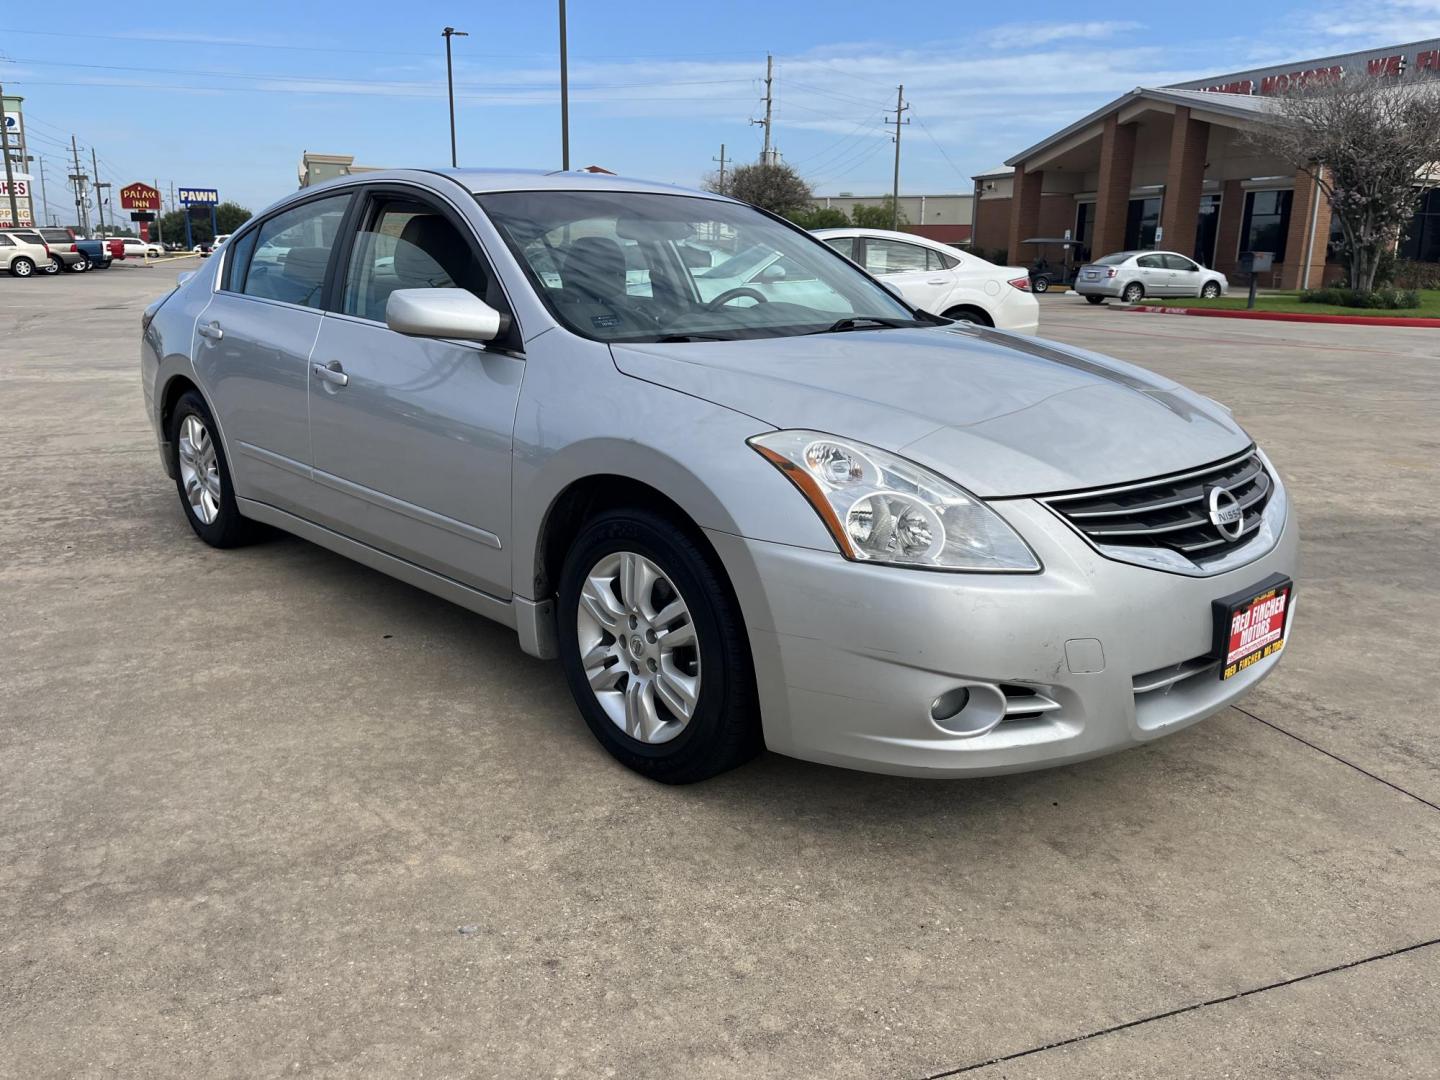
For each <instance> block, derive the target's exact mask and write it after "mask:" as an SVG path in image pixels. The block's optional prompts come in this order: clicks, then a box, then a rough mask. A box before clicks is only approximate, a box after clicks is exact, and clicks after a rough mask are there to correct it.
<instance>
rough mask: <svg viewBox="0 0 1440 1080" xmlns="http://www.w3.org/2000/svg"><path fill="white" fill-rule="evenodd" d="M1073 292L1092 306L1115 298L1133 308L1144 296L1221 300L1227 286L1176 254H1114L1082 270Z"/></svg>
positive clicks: (1216, 273)
mask: <svg viewBox="0 0 1440 1080" xmlns="http://www.w3.org/2000/svg"><path fill="white" fill-rule="evenodd" d="M1074 288H1075V291H1076V292H1077V293H1079V294H1080V295H1081V296H1083V297H1085V299H1086V300H1088V301H1090V303H1092V304H1103V303H1104V302H1105V298H1106V297H1116V298H1118V299H1121V300H1124V301H1125V302H1126V303H1127V304H1133V303H1135V302H1137V301H1139V300H1142V299H1144V298H1145V297H1147V296H1203V297H1205V298H1207V299H1209V298H1211V297H1216V296H1223V295H1224V294H1225V292H1226V291H1227V290H1228V289H1229V288H1230V282H1229V280H1228V279H1227V278H1226V277H1225V275H1224V274H1222V273H1220V271H1218V270H1207V269H1206V268H1205V267H1203V266H1201V265H1200V264H1199V263H1197V262H1196V261H1195V260H1194V259H1187V258H1186V257H1185V256H1184V255H1181V254H1180V253H1179V252H1175V251H1117V252H1115V253H1114V254H1113V255H1106V256H1105V257H1104V258H1101V259H1096V260H1095V261H1094V262H1093V263H1087V264H1086V265H1084V266H1082V267H1081V268H1080V269H1079V271H1078V272H1077V273H1076V274H1075V285H1074Z"/></svg>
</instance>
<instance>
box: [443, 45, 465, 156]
mask: <svg viewBox="0 0 1440 1080" xmlns="http://www.w3.org/2000/svg"><path fill="white" fill-rule="evenodd" d="M440 36H441V37H443V38H444V39H445V86H446V88H447V89H448V90H449V92H450V167H451V168H452V169H453V168H455V167H456V165H457V162H456V158H455V72H454V69H453V68H452V67H451V64H450V39H451V38H452V37H469V36H470V35H469V34H467V33H466V32H465V31H464V30H456V29H455V28H454V27H453V26H447V27H445V29H444V30H441V31H440Z"/></svg>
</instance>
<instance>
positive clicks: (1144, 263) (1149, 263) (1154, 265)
mask: <svg viewBox="0 0 1440 1080" xmlns="http://www.w3.org/2000/svg"><path fill="white" fill-rule="evenodd" d="M1135 265H1136V266H1138V267H1141V268H1142V269H1145V270H1164V269H1165V260H1164V259H1163V258H1162V257H1161V256H1159V255H1141V256H1140V257H1139V258H1138V259H1136V260H1135Z"/></svg>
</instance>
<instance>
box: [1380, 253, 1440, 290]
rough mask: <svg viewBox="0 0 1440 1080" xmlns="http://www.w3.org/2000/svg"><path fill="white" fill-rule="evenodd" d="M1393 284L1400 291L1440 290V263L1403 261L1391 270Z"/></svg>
mask: <svg viewBox="0 0 1440 1080" xmlns="http://www.w3.org/2000/svg"><path fill="white" fill-rule="evenodd" d="M1391 282H1392V284H1394V285H1395V287H1396V288H1399V289H1440V263H1424V262H1410V261H1408V260H1401V261H1399V262H1397V263H1396V264H1395V266H1394V268H1393V269H1392V270H1391Z"/></svg>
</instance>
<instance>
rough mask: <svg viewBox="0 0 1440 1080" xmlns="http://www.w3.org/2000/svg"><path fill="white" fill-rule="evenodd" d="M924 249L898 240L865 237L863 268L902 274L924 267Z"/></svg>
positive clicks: (875, 271)
mask: <svg viewBox="0 0 1440 1080" xmlns="http://www.w3.org/2000/svg"><path fill="white" fill-rule="evenodd" d="M925 256H926V249H925V248H922V247H921V246H920V245H918V244H907V243H904V242H903V241H900V240H884V239H879V238H877V237H873V236H867V237H866V238H865V269H866V270H869V271H870V272H871V273H872V274H903V273H906V272H907V271H912V270H924V269H925V268H926V258H925Z"/></svg>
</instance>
